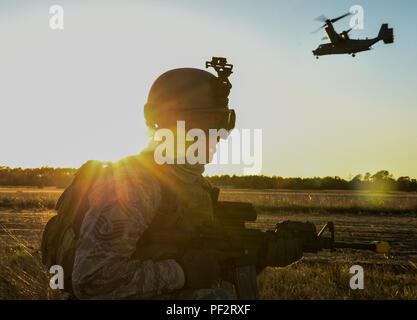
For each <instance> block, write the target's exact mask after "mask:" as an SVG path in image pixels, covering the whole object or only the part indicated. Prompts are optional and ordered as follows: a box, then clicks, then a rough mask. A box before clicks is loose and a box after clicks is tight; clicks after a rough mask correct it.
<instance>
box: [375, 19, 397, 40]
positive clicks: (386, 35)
mask: <svg viewBox="0 0 417 320" xmlns="http://www.w3.org/2000/svg"><path fill="white" fill-rule="evenodd" d="M378 38H379V39H380V40H382V41H384V43H393V42H394V29H393V28H388V23H384V24H382V26H381V29H379V33H378Z"/></svg>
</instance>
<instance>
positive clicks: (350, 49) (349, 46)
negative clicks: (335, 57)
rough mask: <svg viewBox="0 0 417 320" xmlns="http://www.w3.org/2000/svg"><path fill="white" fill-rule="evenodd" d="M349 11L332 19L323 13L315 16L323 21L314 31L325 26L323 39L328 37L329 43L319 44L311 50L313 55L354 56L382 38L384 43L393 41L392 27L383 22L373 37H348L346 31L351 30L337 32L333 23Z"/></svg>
mask: <svg viewBox="0 0 417 320" xmlns="http://www.w3.org/2000/svg"><path fill="white" fill-rule="evenodd" d="M350 14H351V13H346V14H344V15H342V16H340V17H337V18H334V19H327V18H326V17H325V16H324V15H321V16H319V17H317V18H316V19H314V20H317V21H321V22H324V25H322V26H321V27H320V28H318V29H317V30H315V31H313V32H312V33H315V32H317V31H319V30H321V29H322V28H324V27H325V29H324V31H325V32H326V34H327V37H325V38H323V39H322V40H324V39H329V40H330V43H324V44H320V45H319V46H318V47H317V49H316V50H313V55H314V56H316V58H317V59H318V58H319V56H324V55H328V54H351V55H352V57H354V56H355V54H356V53H357V52H361V51H367V50H371V46H372V45H374V44H375V43H377V42H378V41H380V40H382V41H384V43H393V42H394V32H393V29H392V28H388V24H387V23H384V24H382V26H381V29H380V30H379V33H378V36H377V37H376V38H373V39H368V38H366V39H350V38H349V36H348V33H349V32H350V31H351V30H352V28H350V29H349V30H346V31H343V32H342V33H340V34H339V33H337V32H336V31H335V30H334V28H333V23H334V22H336V21H338V20H340V19H342V18H344V17H346V16H348V15H350Z"/></svg>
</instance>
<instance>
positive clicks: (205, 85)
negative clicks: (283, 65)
mask: <svg viewBox="0 0 417 320" xmlns="http://www.w3.org/2000/svg"><path fill="white" fill-rule="evenodd" d="M227 66H229V65H227ZM227 66H226V68H227ZM230 71H231V70H230ZM226 72H227V71H226ZM230 73H231V72H230ZM230 73H229V74H230ZM230 87H231V85H230V83H229V82H228V80H227V81H226V80H225V79H224V77H223V79H222V77H219V78H218V77H216V76H214V75H213V74H211V73H209V72H207V71H204V70H200V69H193V68H182V69H175V70H171V71H168V72H166V73H164V74H162V75H161V76H160V77H159V78H158V79H157V80H156V81H155V82H154V84H153V85H152V87H151V90H150V92H149V96H148V101H147V104H146V105H145V109H144V115H145V119H146V124H147V126H148V127H149V129H150V130H151V132H153V133H155V132H156V130H157V129H158V128H170V129H172V132H173V133H174V134H175V133H176V132H177V128H176V123H177V121H178V120H184V121H185V128H186V130H189V129H192V128H200V129H202V130H204V132H207V133H208V129H213V128H215V129H221V128H225V129H227V130H231V129H232V128H233V127H234V121H235V118H234V111H233V110H230V109H229V108H228V98H227V96H228V94H229V91H230ZM207 136H208V135H207ZM175 139H176V140H177V137H175ZM216 142H218V139H217V141H216ZM158 144H160V142H159V141H155V139H152V141H151V142H150V144H149V146H148V148H147V149H145V150H144V151H142V152H141V154H140V155H138V156H133V157H128V158H126V159H122V160H120V161H119V162H118V163H116V164H113V166H112V170H111V171H112V174H108V175H104V176H102V177H100V178H98V179H97V181H95V183H94V185H93V186H92V188H91V190H90V191H89V195H88V203H89V209H88V211H87V212H86V213H85V216H84V219H83V222H82V225H81V229H80V236H79V239H78V241H77V242H78V243H77V249H76V251H75V259H74V265H73V272H72V290H73V293H74V294H75V296H76V297H77V298H79V299H125V298H153V297H158V296H159V295H161V297H169V298H179V299H227V298H230V296H229V294H227V293H226V292H225V291H222V290H220V289H215V288H211V286H212V285H213V283H214V282H215V280H216V279H217V278H218V277H219V272H220V271H219V266H218V263H217V261H216V259H215V257H214V256H213V255H212V254H211V253H210V252H207V251H206V252H196V251H194V252H190V251H186V252H181V250H178V252H175V253H172V252H164V248H157V249H155V248H147V247H146V235H147V234H148V233H151V232H153V231H156V230H158V231H160V230H167V232H169V229H170V228H175V230H183V231H184V232H187V231H189V230H191V229H192V228H194V227H196V226H198V225H203V224H204V223H210V221H211V220H212V219H213V206H212V201H213V197H212V193H213V192H212V190H213V188H212V187H211V185H210V184H209V183H208V181H207V180H206V179H204V178H203V177H202V173H203V171H204V163H197V164H190V163H188V161H185V163H183V164H178V163H174V164H165V165H158V164H156V163H155V160H154V151H155V148H156V147H157V146H158ZM175 145H176V144H175ZM207 149H208V150H206V151H207V160H209V159H211V158H212V155H213V153H214V152H215V145H209V144H208V143H207ZM175 160H178V159H175ZM177 162H179V161H177ZM166 294H169V295H168V296H167V295H166Z"/></svg>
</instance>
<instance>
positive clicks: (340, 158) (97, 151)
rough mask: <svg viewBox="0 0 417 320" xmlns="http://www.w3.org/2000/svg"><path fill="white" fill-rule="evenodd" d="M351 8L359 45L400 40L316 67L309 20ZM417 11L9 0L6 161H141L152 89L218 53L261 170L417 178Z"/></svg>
mask: <svg viewBox="0 0 417 320" xmlns="http://www.w3.org/2000/svg"><path fill="white" fill-rule="evenodd" d="M52 5H61V6H62V7H63V9H64V29H63V30H51V29H50V27H49V19H50V18H51V14H50V13H49V8H50V6H52ZM353 5H361V6H362V7H363V9H364V29H363V30H353V31H351V32H350V36H351V38H365V37H370V38H371V37H375V36H376V35H377V34H378V31H379V28H380V26H381V24H382V23H389V26H390V27H393V28H394V37H395V41H394V43H393V44H388V45H386V44H384V43H382V42H379V43H377V44H376V45H374V49H373V50H371V51H368V52H362V53H358V54H357V55H356V57H355V58H353V57H351V56H349V55H335V56H324V57H321V58H320V59H318V60H316V59H315V58H314V56H313V55H312V52H311V51H312V50H313V49H315V48H316V47H317V45H318V44H320V43H323V42H325V41H321V38H322V37H323V36H324V35H325V34H324V32H323V31H320V32H318V33H315V34H312V33H311V31H313V30H315V29H316V28H318V27H319V26H320V23H319V22H317V21H314V20H313V19H314V18H315V17H317V16H319V15H321V14H324V15H326V16H327V17H329V18H334V17H337V16H340V15H342V14H344V13H346V12H348V11H349V9H350V7H351V6H353ZM416 9H417V2H415V1H412V0H409V1H407V0H404V1H391V0H384V1H358V0H355V1H344V0H339V1H331V0H328V1H327V0H320V1H305V0H303V1H301V0H296V1H245V0H236V1H217V0H210V1H206V0H198V1H185V0H175V1H156V0H152V1H62V0H61V1H58V0H55V1H32V2H30V3H28V2H27V1H22V0H18V1H16V0H14V1H2V2H1V4H0V88H1V94H0V165H3V166H10V167H23V168H27V167H40V166H51V167H79V166H80V165H81V164H83V163H84V162H86V161H87V160H89V159H99V160H111V161H113V160H117V159H120V158H122V157H125V156H127V155H131V154H137V153H139V152H140V150H141V149H142V148H144V147H145V146H146V145H147V142H148V141H149V137H148V136H146V134H145V133H146V131H147V130H146V127H145V123H144V120H143V105H144V104H145V103H146V98H147V93H148V91H149V89H150V87H151V85H152V83H153V81H154V80H155V79H156V78H157V77H158V76H159V75H160V74H162V73H163V72H165V71H167V70H170V69H174V68H179V67H194V68H201V69H204V63H205V61H206V60H210V59H211V57H212V56H223V57H227V59H228V62H230V63H232V64H233V65H234V69H233V70H234V73H233V74H232V75H231V77H230V81H231V82H232V84H233V88H232V92H231V94H230V97H229V98H230V103H229V106H230V107H231V108H233V109H235V111H236V113H237V123H236V129H237V130H238V131H239V130H240V131H239V132H241V130H243V129H246V130H251V132H253V130H255V129H261V130H262V153H261V155H262V157H261V160H262V171H261V172H260V173H261V174H264V175H279V176H283V177H296V176H301V177H312V176H340V177H343V178H351V177H352V176H354V175H356V174H358V173H365V172H371V173H375V172H376V171H378V170H382V169H385V170H388V171H390V172H391V173H393V174H394V176H395V177H399V176H411V177H417V165H416V163H417V161H416V160H417V148H416V146H417V126H416V120H417V96H416V95H417V81H416V80H417V79H416V75H417V62H416V61H415V58H416V56H417V37H416V35H415V32H416V30H417V19H415V12H416ZM349 20H350V17H347V18H345V19H342V20H340V21H338V22H336V23H335V25H334V26H335V28H336V30H337V31H339V32H341V31H343V30H346V29H348V28H349ZM222 143H223V142H222ZM245 166H247V165H246V164H244V163H242V164H240V165H236V164H234V165H222V164H211V165H208V166H207V168H206V173H207V174H210V175H213V174H242V173H243V169H244V167H245Z"/></svg>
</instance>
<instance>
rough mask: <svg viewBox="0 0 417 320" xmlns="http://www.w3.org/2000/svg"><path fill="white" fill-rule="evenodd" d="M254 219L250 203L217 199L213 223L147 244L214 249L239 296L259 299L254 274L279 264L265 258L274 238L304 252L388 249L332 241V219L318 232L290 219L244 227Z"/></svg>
mask: <svg viewBox="0 0 417 320" xmlns="http://www.w3.org/2000/svg"><path fill="white" fill-rule="evenodd" d="M256 219H257V213H256V210H255V208H254V206H253V205H252V204H251V203H244V202H230V201H217V202H216V203H215V208H214V220H215V222H214V224H213V225H210V226H201V227H200V228H198V229H197V230H195V231H193V232H191V233H190V232H187V233H184V232H178V233H175V232H174V233H173V232H165V233H163V232H160V233H153V234H149V235H148V237H147V244H148V245H150V247H152V246H163V247H172V248H175V249H177V248H189V249H197V250H201V249H210V250H214V251H215V252H216V255H217V256H218V257H219V261H220V262H221V265H222V266H223V267H224V268H225V269H226V270H228V271H231V272H232V282H233V283H234V285H235V289H236V293H237V297H238V299H245V300H251V299H259V292H258V285H257V281H256V275H257V273H258V272H259V271H260V270H262V269H263V268H265V267H266V266H282V265H279V264H276V263H275V262H274V261H272V263H271V261H270V259H269V261H267V259H266V255H267V254H268V246H269V245H270V243H271V242H273V241H280V239H289V238H291V239H297V241H298V243H299V244H300V245H301V248H302V251H303V252H313V253H316V252H318V251H320V250H323V249H329V250H331V251H333V250H335V249H337V248H352V249H359V250H372V251H375V252H377V253H386V252H389V250H390V247H389V245H388V243H386V242H372V243H356V242H341V241H335V237H334V229H335V228H334V224H333V222H327V223H326V224H325V225H324V226H323V228H322V229H321V230H320V231H319V232H316V227H315V225H314V224H312V223H310V222H297V221H289V220H287V221H284V222H280V223H277V224H276V226H275V229H274V230H267V231H261V230H258V229H249V228H246V227H245V222H250V221H256ZM326 230H328V231H329V233H330V237H324V236H323V234H324V232H325V231H326ZM168 251H169V250H168ZM173 251H175V250H173ZM137 258H138V257H137ZM142 258H143V257H142Z"/></svg>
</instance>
